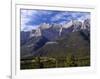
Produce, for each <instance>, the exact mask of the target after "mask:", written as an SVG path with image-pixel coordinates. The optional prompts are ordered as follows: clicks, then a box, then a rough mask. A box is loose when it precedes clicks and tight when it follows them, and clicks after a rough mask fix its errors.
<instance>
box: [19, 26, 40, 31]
mask: <svg viewBox="0 0 100 79" xmlns="http://www.w3.org/2000/svg"><path fill="white" fill-rule="evenodd" d="M38 27H39V25H35V26H24V27H21V29H22V30H21V31H31V30H32V29H37V28H38Z"/></svg>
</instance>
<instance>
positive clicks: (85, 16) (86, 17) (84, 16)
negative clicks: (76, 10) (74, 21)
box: [78, 14, 90, 22]
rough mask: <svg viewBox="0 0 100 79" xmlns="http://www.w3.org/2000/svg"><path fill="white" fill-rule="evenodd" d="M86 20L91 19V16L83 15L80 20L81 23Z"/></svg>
mask: <svg viewBox="0 0 100 79" xmlns="http://www.w3.org/2000/svg"><path fill="white" fill-rule="evenodd" d="M85 19H90V14H87V15H83V16H81V17H80V18H78V20H79V21H82V22H83V21H84V20H85Z"/></svg>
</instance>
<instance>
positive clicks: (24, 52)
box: [20, 19, 90, 59]
mask: <svg viewBox="0 0 100 79" xmlns="http://www.w3.org/2000/svg"><path fill="white" fill-rule="evenodd" d="M20 41H21V44H20V46H21V50H20V51H21V58H22V59H23V58H27V57H31V56H33V57H34V56H51V57H60V56H61V57H63V56H65V55H67V54H68V53H72V54H78V55H81V54H82V55H83V54H84V55H87V54H89V52H90V19H86V20H84V21H83V22H81V21H78V20H72V21H70V22H68V23H66V24H56V23H53V24H47V23H42V24H40V26H39V27H38V28H35V29H32V30H31V31H21V32H20Z"/></svg>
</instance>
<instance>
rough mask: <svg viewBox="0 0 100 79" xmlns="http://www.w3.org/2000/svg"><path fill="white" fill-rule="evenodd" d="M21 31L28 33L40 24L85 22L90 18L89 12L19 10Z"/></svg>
mask: <svg viewBox="0 0 100 79" xmlns="http://www.w3.org/2000/svg"><path fill="white" fill-rule="evenodd" d="M20 12H21V31H28V30H31V29H34V28H37V27H39V25H40V24H41V23H48V24H52V23H57V24H65V23H68V22H69V21H71V20H72V19H75V20H81V21H83V20H85V19H87V18H90V13H89V12H79V11H55V10H34V9H21V10H20Z"/></svg>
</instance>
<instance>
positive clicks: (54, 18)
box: [51, 12, 68, 21]
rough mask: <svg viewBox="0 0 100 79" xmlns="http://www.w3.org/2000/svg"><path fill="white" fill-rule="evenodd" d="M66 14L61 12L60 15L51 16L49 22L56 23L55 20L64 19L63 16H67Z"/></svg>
mask: <svg viewBox="0 0 100 79" xmlns="http://www.w3.org/2000/svg"><path fill="white" fill-rule="evenodd" d="M67 13H68V12H62V13H59V14H56V15H55V16H53V17H52V18H51V21H57V20H60V19H66V17H64V16H65V15H67Z"/></svg>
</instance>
